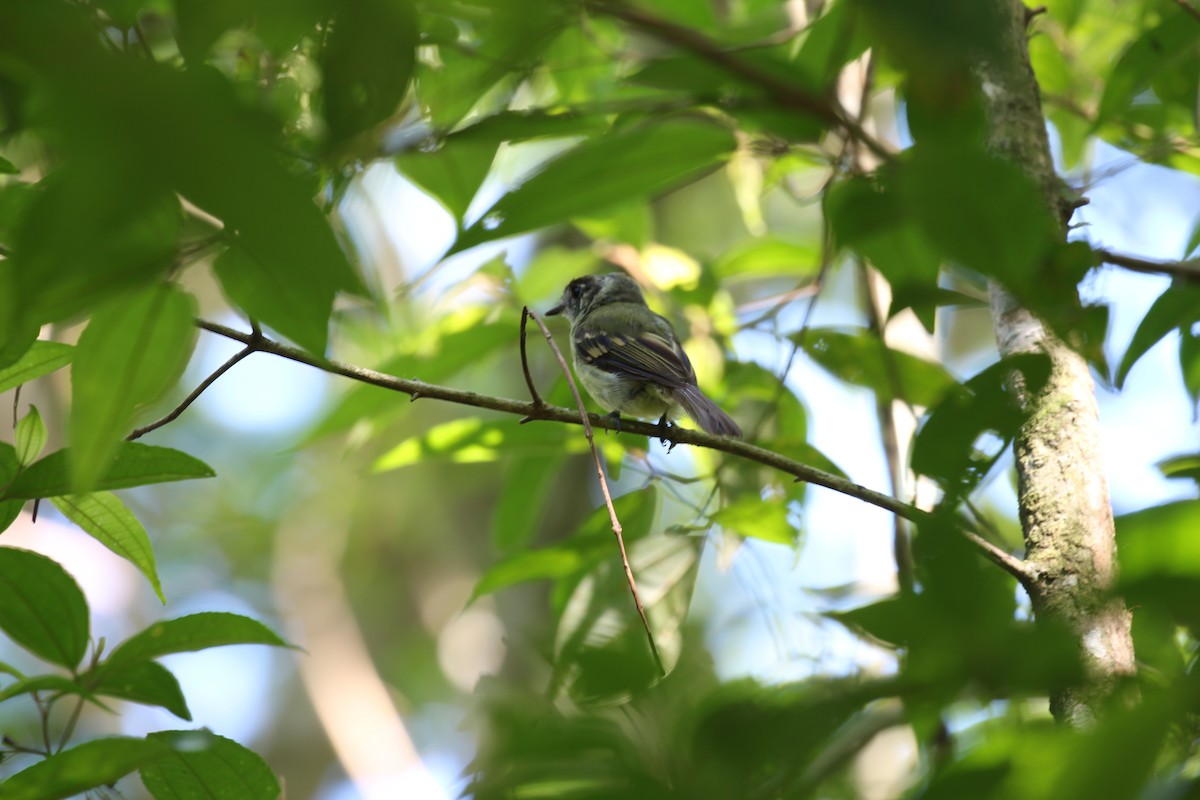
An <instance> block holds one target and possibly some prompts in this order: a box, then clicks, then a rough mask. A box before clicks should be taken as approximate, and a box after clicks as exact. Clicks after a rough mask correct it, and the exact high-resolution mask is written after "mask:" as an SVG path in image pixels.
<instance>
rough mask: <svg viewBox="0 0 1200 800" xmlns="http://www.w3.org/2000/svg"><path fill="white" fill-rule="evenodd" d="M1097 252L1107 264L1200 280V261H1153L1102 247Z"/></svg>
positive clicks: (1134, 270) (1136, 270)
mask: <svg viewBox="0 0 1200 800" xmlns="http://www.w3.org/2000/svg"><path fill="white" fill-rule="evenodd" d="M1095 253H1096V255H1097V256H1099V257H1100V260H1101V261H1103V262H1104V263H1105V264H1112V265H1114V266H1117V267H1124V268H1125V269H1128V270H1132V271H1133V272H1145V273H1149V274H1151V275H1170V276H1171V277H1173V278H1183V279H1185V280H1189V281H1200V261H1151V260H1150V259H1147V258H1138V257H1137V256H1127V255H1123V254H1121V253H1114V252H1113V251H1111V250H1104V249H1101V248H1097V249H1096V251H1095Z"/></svg>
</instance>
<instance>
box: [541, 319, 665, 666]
mask: <svg viewBox="0 0 1200 800" xmlns="http://www.w3.org/2000/svg"><path fill="white" fill-rule="evenodd" d="M528 317H533V321H534V322H536V323H537V325H538V327H539V328H541V329H542V335H543V336H545V337H546V342H547V343H548V344H549V345H550V349H551V350H553V351H554V357H555V358H556V359H558V365H559V367H561V368H562V372H563V375H566V376H567V386H569V387H570V388H571V394H572V395H573V396H574V398H575V405H576V407H577V408H578V409H579V421H580V422H581V423H582V424H583V435H584V436H586V437H587V441H588V447H589V448H591V451H592V461H593V462H594V463H595V465H596V477H597V478H599V479H600V491H601V493H603V494H604V505H605V506H607V507H608V519H609V522H611V523H612V532H613V536H616V537H617V546H618V547H619V548H620V550H621V566H622V567H624V568H625V582H626V583H628V584H629V592H630V593H631V594H632V595H633V604H634V605H635V606H636V607H637V612H638V616H639V617H641V618H642V627H643V628H645V629H646V640H647V641H648V642H650V652H651V654H653V656H654V663H655V664H657V665H658V671H659V672H660V673H661V674H662V675H663V676H664V677H665V676H666V674H667V669H666V667H665V666H663V662H662V657H661V656H659V654H658V645H656V644H655V643H654V633H653V632H652V631H651V630H650V620H648V619H646V609H645V608H644V607H643V606H642V597H641V595H639V594H638V588H637V581H636V580H634V578H633V569H632V568H631V567H630V566H629V556H628V555H627V554H626V552H625V536H624V534H623V533H622V529H621V521H620V520H619V519H617V509H616V508H615V507H614V506H613V501H612V494H611V493H610V492H609V491H608V479H607V478H606V477H605V476H604V464H603V462H601V461H600V453H599V451H598V450H596V438H595V436H594V435H593V434H592V426H591V424H590V423H589V422H588V412H587V408H586V407H585V406H584V404H583V398H582V397H581V396H580V395H579V387H578V386H576V385H575V378H574V377H573V376H572V375H571V369H570V367H568V366H567V360H566V359H565V358H563V354H562V351H561V350H559V349H558V345H557V344H556V343H555V342H554V336H553V334H551V333H550V329H549V328H547V327H546V323H545V322H543V321H542V318H541V317H539V316H538V315H537V313H536V312H533V311H530V310H529V307H528V306H526V307H525V308H523V309H521V334H522V335H521V345H522V347H521V355H522V357H524V355H525V353H524V349H525V348H524V344H525V336H524V333H525V330H524V329H525V320H526V319H527V318H528ZM525 375H526V378H528V376H529V372H528V370H527V371H526V373H525ZM529 388H530V389H531V390H532V389H533V383H532V380H530V387H529ZM534 397H537V393H536V392H534Z"/></svg>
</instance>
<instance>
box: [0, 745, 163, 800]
mask: <svg viewBox="0 0 1200 800" xmlns="http://www.w3.org/2000/svg"><path fill="white" fill-rule="evenodd" d="M169 752H170V750H169V749H168V748H167V747H166V746H165V745H164V744H162V743H160V742H157V741H148V740H146V739H133V738H130V737H125V736H120V737H112V738H109V739H95V740H93V741H90V742H85V743H83V744H81V745H79V746H77V747H72V748H71V749H70V750H64V751H62V752H60V753H55V754H54V755H52V756H50V757H48V758H46V759H44V760H43V761H39V762H38V763H36V764H34V765H33V766H31V767H27V768H25V769H23V770H21V771H20V772H18V773H16V774H15V775H13V776H12V777H10V778H8V779H7V780H5V781H4V782H3V783H0V800H62V799H63V798H68V797H74V796H75V795H77V794H80V793H81V792H86V791H87V790H89V789H97V788H99V787H101V786H108V785H111V784H114V783H116V782H117V781H118V780H120V779H121V778H123V777H125V776H126V775H128V774H129V773H131V772H133V771H134V770H136V769H138V768H140V767H142V766H144V765H146V764H149V763H150V762H152V761H154V760H155V759H157V758H160V757H161V756H163V755H164V754H166V753H169Z"/></svg>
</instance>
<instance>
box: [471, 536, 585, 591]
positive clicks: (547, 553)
mask: <svg viewBox="0 0 1200 800" xmlns="http://www.w3.org/2000/svg"><path fill="white" fill-rule="evenodd" d="M583 564H584V559H583V556H582V555H581V554H580V552H579V550H578V549H576V548H571V547H543V548H541V549H538V550H527V551H524V552H521V553H516V554H514V555H511V556H508V557H506V558H504V559H503V560H501V561H499V562H497V563H496V564H493V565H492V566H491V567H490V568H488V570H487V571H486V572H485V573H483V575H482V576H481V577H480V578H479V581H478V582H477V583H476V584H475V589H474V591H473V592H472V593H471V597H472V599H474V598H477V597H483V596H484V595H485V594H491V593H493V592H498V591H500V590H501V589H507V588H508V587H509V586H515V585H516V584H518V583H529V582H530V581H542V580H558V579H559V578H565V577H567V576H568V575H573V574H575V573H576V572H578V571H579V569H580V568H581V567H582V566H583Z"/></svg>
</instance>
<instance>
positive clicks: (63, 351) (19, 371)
mask: <svg viewBox="0 0 1200 800" xmlns="http://www.w3.org/2000/svg"><path fill="white" fill-rule="evenodd" d="M74 353H75V348H74V347H72V346H71V345H69V344H62V343H61V342H47V341H44V340H42V339H39V340H37V341H35V342H34V343H33V346H32V347H30V348H29V350H27V351H26V352H25V355H23V356H21V357H20V358H19V359H17V361H16V362H14V363H13V364H10V365H9V366H7V367H5V368H4V369H0V392H7V391H8V390H9V389H12V388H14V387H16V386H20V385H22V384H25V383H28V382H29V381H31V380H33V379H34V378H40V377H41V376H43V375H49V374H50V373H51V372H54V371H55V370H56V369H60V368H61V367H65V366H66V365H67V364H70V363H71V358H72V357H73V355H74Z"/></svg>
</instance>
